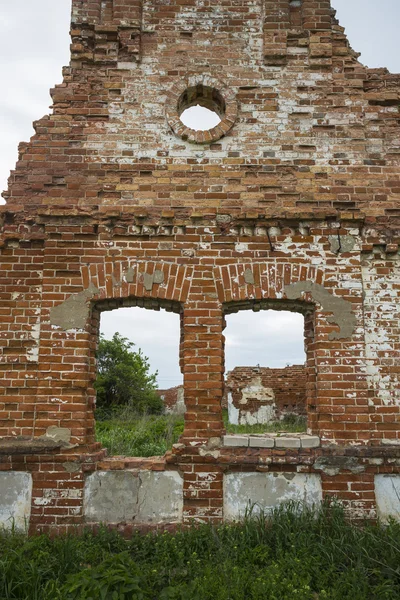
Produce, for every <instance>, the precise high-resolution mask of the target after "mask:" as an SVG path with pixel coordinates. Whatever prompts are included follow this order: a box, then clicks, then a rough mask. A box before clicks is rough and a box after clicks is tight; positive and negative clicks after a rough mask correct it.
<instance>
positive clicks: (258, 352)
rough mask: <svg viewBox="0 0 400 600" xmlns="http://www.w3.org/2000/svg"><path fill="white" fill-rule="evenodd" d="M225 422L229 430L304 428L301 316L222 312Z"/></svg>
mask: <svg viewBox="0 0 400 600" xmlns="http://www.w3.org/2000/svg"><path fill="white" fill-rule="evenodd" d="M226 324H227V326H226V329H225V332H224V335H225V390H224V398H223V412H224V421H225V426H226V429H227V432H228V433H255V434H262V433H275V432H281V431H282V432H291V433H297V432H301V431H305V430H306V428H307V424H306V415H307V408H306V406H307V393H306V381H307V374H306V362H307V360H306V352H305V346H306V344H305V341H306V337H305V317H304V316H303V315H302V314H300V313H296V312H289V311H278V310H261V311H259V312H252V311H249V310H240V311H239V312H238V313H235V314H229V315H227V316H226Z"/></svg>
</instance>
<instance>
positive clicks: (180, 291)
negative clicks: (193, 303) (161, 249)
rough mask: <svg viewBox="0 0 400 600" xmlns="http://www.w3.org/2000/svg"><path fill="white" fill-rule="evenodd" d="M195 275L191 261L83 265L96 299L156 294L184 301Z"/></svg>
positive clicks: (83, 277)
mask: <svg viewBox="0 0 400 600" xmlns="http://www.w3.org/2000/svg"><path fill="white" fill-rule="evenodd" d="M192 277H193V267H192V266H191V265H177V264H176V263H167V262H157V261H135V260H132V261H121V262H119V261H115V262H107V263H97V264H92V265H88V266H83V267H82V280H83V283H84V287H85V289H87V288H89V286H92V287H93V289H94V288H95V290H96V291H95V293H94V294H93V295H92V296H91V298H90V299H91V300H92V301H98V300H112V299H118V298H129V297H136V298H156V299H159V300H171V301H173V302H180V303H182V304H183V303H184V302H185V301H186V299H187V297H188V294H189V291H190V286H191V282H192Z"/></svg>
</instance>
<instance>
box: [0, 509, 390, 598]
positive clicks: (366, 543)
mask: <svg viewBox="0 0 400 600" xmlns="http://www.w3.org/2000/svg"><path fill="white" fill-rule="evenodd" d="M299 508H300V507H299V505H295V504H292V505H287V506H284V507H281V508H279V509H276V510H275V511H274V512H273V513H272V514H271V515H268V516H267V515H265V514H262V513H261V514H257V515H255V514H252V513H251V511H250V512H249V513H248V514H247V515H246V517H245V519H244V521H243V522H242V523H240V524H224V525H221V526H219V527H211V526H208V525H201V526H198V527H193V528H191V529H188V530H182V531H180V532H178V533H176V534H175V535H173V534H170V533H162V534H149V535H141V534H139V533H135V534H134V536H133V537H132V539H131V540H124V539H123V538H121V537H120V536H119V535H118V534H117V533H116V532H109V531H107V530H106V529H101V530H100V531H99V533H98V534H97V535H94V534H93V533H91V532H89V531H88V532H86V533H85V534H84V535H83V536H80V537H72V536H70V537H59V538H55V539H49V538H48V537H46V536H40V537H34V538H29V539H28V538H25V537H23V536H21V535H18V534H16V533H13V534H5V533H3V534H1V533H0V598H1V599H2V600H15V599H19V600H36V599H37V600H39V599H40V600H78V599H79V600H85V599H87V600H89V598H93V599H94V598H96V599H97V598H99V599H101V598H104V599H105V600H113V599H114V598H116V599H122V600H124V599H125V600H266V599H268V600H294V599H300V600H398V598H400V567H399V565H400V541H399V540H400V524H399V523H397V522H394V521H393V522H390V523H389V524H388V525H387V526H382V525H380V524H377V525H376V524H371V523H369V524H365V525H363V526H360V525H357V526H356V525H353V524H351V523H350V522H349V521H348V520H347V519H346V518H345V516H344V514H343V511H342V509H341V508H340V506H336V505H328V504H325V505H323V506H322V507H321V508H320V509H319V510H311V509H308V508H306V507H301V508H302V510H299Z"/></svg>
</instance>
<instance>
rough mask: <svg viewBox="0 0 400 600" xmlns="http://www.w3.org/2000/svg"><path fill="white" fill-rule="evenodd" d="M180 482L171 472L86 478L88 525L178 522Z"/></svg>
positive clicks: (114, 473) (100, 473)
mask: <svg viewBox="0 0 400 600" xmlns="http://www.w3.org/2000/svg"><path fill="white" fill-rule="evenodd" d="M182 509H183V481H182V477H181V476H180V475H179V473H177V472H175V471H136V472H135V471H96V472H95V473H92V474H91V475H89V476H88V477H87V478H86V482H85V493H84V515H85V520H86V522H88V523H122V522H126V523H131V522H135V523H162V522H166V521H180V520H181V519H182Z"/></svg>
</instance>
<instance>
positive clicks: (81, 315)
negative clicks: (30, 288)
mask: <svg viewBox="0 0 400 600" xmlns="http://www.w3.org/2000/svg"><path fill="white" fill-rule="evenodd" d="M98 293H99V290H98V289H97V288H96V286H95V285H94V284H93V283H91V284H90V285H89V287H88V288H87V289H86V290H84V291H83V292H79V294H74V295H73V296H70V297H69V298H67V300H65V302H63V303H62V304H59V305H58V306H54V307H53V308H52V309H51V310H50V323H51V325H55V326H57V327H61V329H64V331H68V330H69V329H85V327H86V322H87V320H88V317H89V312H90V306H89V304H88V300H90V299H91V298H93V296H95V295H96V294H98Z"/></svg>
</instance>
